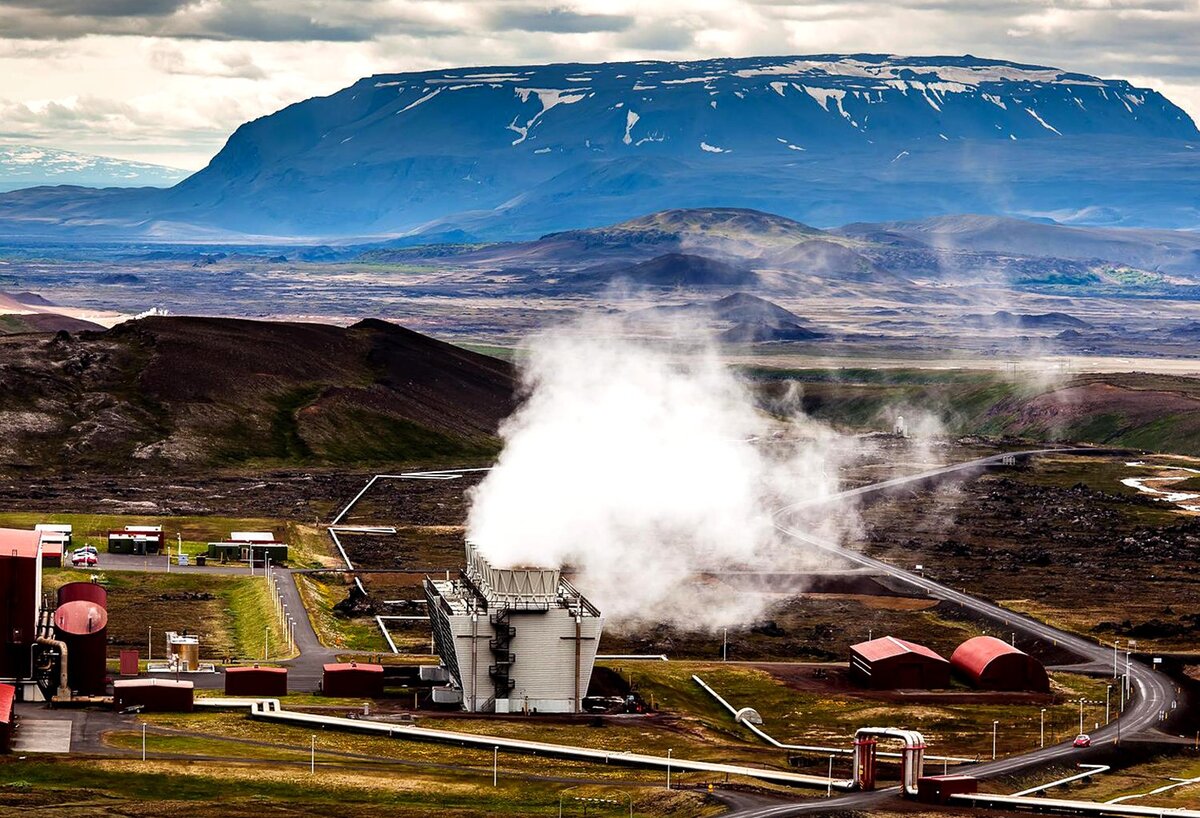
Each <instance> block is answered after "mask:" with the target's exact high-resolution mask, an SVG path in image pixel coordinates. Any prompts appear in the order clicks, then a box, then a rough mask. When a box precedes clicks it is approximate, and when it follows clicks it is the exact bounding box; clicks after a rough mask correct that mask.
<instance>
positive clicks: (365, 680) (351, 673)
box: [321, 662, 383, 698]
mask: <svg viewBox="0 0 1200 818" xmlns="http://www.w3.org/2000/svg"><path fill="white" fill-rule="evenodd" d="M321 692H322V693H323V694H325V695H326V696H342V697H346V698H361V697H364V696H365V697H366V698H378V697H379V696H382V695H383V665H360V664H359V663H357V662H347V663H345V664H330V665H325V676H324V679H323V680H322V682H321Z"/></svg>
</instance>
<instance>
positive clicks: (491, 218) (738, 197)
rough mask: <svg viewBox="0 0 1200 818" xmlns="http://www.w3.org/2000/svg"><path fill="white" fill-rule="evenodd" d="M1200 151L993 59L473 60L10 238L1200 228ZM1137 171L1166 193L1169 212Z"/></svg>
mask: <svg viewBox="0 0 1200 818" xmlns="http://www.w3.org/2000/svg"><path fill="white" fill-rule="evenodd" d="M1191 142H1200V132H1197V130H1196V126H1195V124H1194V123H1193V121H1192V120H1191V118H1190V117H1188V115H1187V114H1186V113H1185V112H1184V111H1183V110H1182V109H1180V108H1179V107H1178V106H1176V105H1175V104H1173V103H1172V102H1171V101H1170V100H1168V99H1167V98H1166V97H1164V96H1162V95H1161V94H1159V93H1157V92H1156V91H1153V90H1148V89H1144V88H1137V87H1135V86H1133V85H1131V84H1130V83H1129V82H1126V81H1125V80H1119V79H1100V78H1098V77H1094V76H1090V75H1087V74H1079V73H1072V72H1067V71H1063V70H1060V69H1057V68H1049V67H1044V66H1032V65H1022V64H1018V63H1012V62H1005V61H999V60H986V59H980V58H976V57H971V56H965V57H901V56H894V55H878V54H854V55H836V54H825V55H815V56H805V57H750V58H737V59H733V58H729V59H713V60H700V61H692V62H627V63H604V64H591V65H584V64H559V65H543V66H506V67H486V68H460V69H447V70H437V71H425V72H419V73H405V74H387V75H379V76H373V77H368V78H366V79H363V80H360V81H358V82H356V83H355V84H353V85H351V86H350V87H348V88H346V89H344V90H342V91H339V92H337V93H335V94H332V95H330V96H328V97H320V98H314V99H310V100H306V101H303V102H299V103H296V104H294V105H290V106H288V107H287V108H284V109H283V110H281V111H279V112H277V113H274V114H271V115H270V116H266V117H262V118H260V119H257V120H254V121H253V122H248V123H246V124H244V125H242V126H241V127H239V128H238V129H237V130H236V131H235V132H234V134H233V135H232V136H231V137H230V138H229V141H228V142H227V143H226V145H225V147H224V148H223V149H222V150H221V151H220V152H219V153H218V154H217V155H216V156H215V157H214V158H213V159H212V161H211V162H210V163H209V165H208V167H206V168H204V169H203V170H201V171H200V172H198V173H196V174H194V175H192V176H190V177H189V178H187V179H186V180H184V181H182V182H181V183H179V184H178V185H176V186H175V187H174V188H171V189H170V190H167V191H139V192H129V191H105V195H103V196H89V197H87V201H86V202H85V205H84V206H80V204H79V202H80V199H81V197H80V196H79V195H78V194H72V193H71V192H70V191H63V192H62V193H61V194H60V195H58V196H57V197H55V196H47V194H44V193H41V194H37V193H35V192H32V191H31V192H27V193H21V194H12V195H10V196H8V197H0V227H4V228H5V229H8V230H10V231H14V230H15V231H16V232H20V229H21V228H22V227H23V228H24V230H27V231H32V230H40V231H43V232H44V231H51V232H53V231H54V230H55V229H61V228H67V229H69V230H72V231H76V232H88V233H89V234H96V233H99V234H104V233H105V231H108V232H109V233H120V232H122V231H124V232H135V233H139V232H140V233H142V234H149V235H169V234H172V233H179V234H186V235H202V234H203V231H205V230H207V231H214V230H216V231H231V232H237V233H239V234H262V235H288V236H294V235H306V236H318V235H366V234H381V233H383V234H386V233H426V234H431V235H446V234H451V235H455V236H458V237H460V238H470V237H473V236H484V237H490V238H500V237H506V238H511V237H532V236H536V235H540V234H542V233H545V232H549V231H551V230H555V229H562V228H564V227H573V226H580V225H587V224H603V223H607V222H613V221H618V220H620V219H622V218H628V217H630V216H632V215H635V214H637V213H644V212H647V211H649V210H657V209H666V208H687V207H713V206H734V207H748V208H757V209H762V210H770V211H773V212H778V213H782V214H783V215H786V216H790V217H793V218H799V219H801V220H803V221H808V222H810V223H818V224H836V223H845V222H848V221H856V220H857V221H882V220H890V219H892V218H898V217H900V216H898V214H901V213H903V214H904V216H903V217H906V218H911V217H913V216H914V215H915V216H917V217H923V216H928V215H937V214H941V213H947V212H981V213H1001V212H1019V211H1034V210H1037V211H1044V212H1051V211H1055V212H1058V211H1062V210H1064V209H1068V210H1073V211H1084V210H1088V209H1090V210H1091V211H1092V212H1096V213H1101V214H1104V218H1112V217H1113V214H1115V215H1116V218H1117V219H1122V218H1124V219H1126V220H1130V221H1133V220H1138V219H1141V220H1143V221H1142V222H1141V223H1148V222H1147V221H1146V220H1153V222H1152V223H1158V224H1160V225H1162V226H1168V224H1167V223H1168V222H1170V223H1171V226H1177V225H1176V223H1183V222H1188V221H1189V219H1191V220H1192V221H1194V222H1195V223H1200V217H1196V205H1195V201H1194V199H1195V197H1194V195H1189V194H1188V193H1187V191H1188V180H1191V179H1194V178H1195V175H1196V174H1197V173H1198V172H1200V171H1197V170H1196V169H1195V165H1196V162H1195V154H1194V152H1191V148H1192V147H1194V146H1190V143H1191ZM1133 145H1136V146H1137V148H1136V149H1135V148H1133V147H1132V146H1133ZM1126 173H1136V178H1137V179H1138V180H1139V185H1141V186H1144V185H1145V184H1147V183H1154V184H1158V183H1159V182H1162V183H1163V184H1162V185H1160V186H1159V188H1158V189H1157V191H1156V202H1155V204H1154V205H1153V208H1152V209H1151V210H1149V211H1148V210H1147V209H1146V207H1147V203H1146V202H1145V201H1142V200H1141V199H1138V197H1137V196H1136V195H1135V194H1136V191H1131V190H1126V189H1124V188H1123V187H1122V185H1121V183H1120V182H1121V179H1122V177H1123V176H1124V175H1125V174H1126ZM1181 173H1183V174H1184V175H1183V176H1182V177H1181V176H1180V174H1181ZM1047 178H1055V179H1056V180H1058V183H1057V184H1055V185H1052V186H1047V185H1046V184H1045V182H1046V179H1047ZM1173 186H1174V187H1179V190H1178V195H1175V194H1174V193H1173V190H1174V187H1173ZM1191 189H1193V190H1194V187H1193V188H1191ZM1135 201H1136V202H1137V205H1136V207H1135V205H1134V202H1135ZM31 208H32V209H33V210H34V211H36V213H35V215H36V216H37V218H36V219H34V218H33V216H31V215H29V213H28V212H29V211H30V209H31ZM48 217H49V220H47V219H48ZM1193 217H1196V218H1194V219H1193ZM55 218H57V219H58V221H57V222H56V221H54V219H55ZM1178 226H1188V225H1187V224H1180V225H1178Z"/></svg>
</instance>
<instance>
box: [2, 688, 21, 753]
mask: <svg viewBox="0 0 1200 818" xmlns="http://www.w3.org/2000/svg"><path fill="white" fill-rule="evenodd" d="M16 698H17V689H16V688H15V687H13V686H12V685H5V684H0V753H7V752H8V751H9V750H10V749H11V747H12V731H13V722H14V721H15V719H14V718H13V702H14V701H16Z"/></svg>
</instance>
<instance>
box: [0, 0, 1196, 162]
mask: <svg viewBox="0 0 1200 818" xmlns="http://www.w3.org/2000/svg"><path fill="white" fill-rule="evenodd" d="M861 51H883V52H892V53H901V54H964V53H971V54H975V55H978V56H986V57H995V58H1000V59H1012V60H1017V61H1021V62H1030V63H1041V64H1047V65H1054V66H1057V67H1061V68H1066V69H1069V70H1075V71H1081V72H1086V73H1093V74H1099V75H1102V76H1108V77H1125V78H1129V79H1132V80H1134V81H1135V82H1138V83H1142V84H1145V85H1148V86H1150V87H1153V88H1155V89H1157V90H1160V91H1163V92H1164V93H1167V94H1168V96H1170V97H1171V98H1172V99H1174V100H1175V101H1176V102H1177V103H1179V104H1181V105H1183V106H1184V107H1185V108H1187V109H1188V110H1189V111H1190V112H1191V113H1192V114H1193V116H1200V0H1141V1H1140V2H1139V1H1138V0H1057V2H1055V3H1053V4H1049V3H1046V2H1044V0H993V2H988V3H977V2H971V0H893V1H892V2H884V0H825V2H815V3H794V2H785V1H784V0H660V2H657V3H653V4H647V3H642V2H634V0H562V1H561V2H546V0H390V2H384V1H383V0H378V1H376V0H324V1H322V2H319V1H318V0H276V2H272V3H266V2H265V1H264V0H202V2H192V1H186V2H185V0H89V2H83V0H10V2H8V3H5V4H4V5H3V6H0V112H4V113H5V116H4V119H3V123H2V124H0V140H3V141H9V142H36V143H39V144H46V145H51V146H55V147H62V148H67V149H71V150H80V151H85V152H94V153H108V154H111V155H116V156H121V157H125V158H132V159H141V160H145V161H165V160H164V157H168V156H169V157H171V160H172V162H173V163H175V164H181V165H182V166H185V167H199V166H201V165H203V164H204V163H205V162H206V161H207V160H208V158H209V157H211V156H212V154H213V153H215V152H216V151H217V150H218V149H219V148H220V147H221V145H222V144H223V143H224V141H225V139H226V138H227V137H228V135H229V133H230V132H231V131H232V130H233V129H234V128H235V127H236V126H237V125H238V124H240V123H241V122H243V121H245V120H247V119H251V118H254V117H258V116H262V115H265V114H268V113H271V112H272V111H275V110H278V109H279V108H281V107H283V106H284V105H287V104H289V103H291V102H295V101H298V100H301V99H305V98H307V97H311V96H317V95H323V94H329V93H332V92H334V91H336V90H338V89H340V88H342V87H345V86H346V85H348V84H350V83H351V82H354V81H355V80H357V79H359V78H361V77H363V76H367V75H369V74H373V73H386V72H392V71H409V70H423V69H430V68H438V67H445V66H454V65H479V64H521V63H536V62H550V61H582V62H589V61H605V60H626V59H642V58H661V59H694V58H704V57H714V56H736V55H742V56H746V55H753V54H783V53H799V54H803V53H831V52H861ZM51 103H53V104H51ZM66 123H70V127H67V126H66Z"/></svg>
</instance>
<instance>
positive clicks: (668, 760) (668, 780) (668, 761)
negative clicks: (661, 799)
mask: <svg viewBox="0 0 1200 818" xmlns="http://www.w3.org/2000/svg"><path fill="white" fill-rule="evenodd" d="M667 789H668V790H669V789H671V750H670V749H668V750H667Z"/></svg>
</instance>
